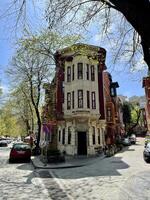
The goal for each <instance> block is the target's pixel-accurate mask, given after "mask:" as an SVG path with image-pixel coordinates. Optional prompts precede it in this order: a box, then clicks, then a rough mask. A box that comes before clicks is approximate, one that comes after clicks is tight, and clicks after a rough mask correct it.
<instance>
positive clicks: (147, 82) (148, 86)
mask: <svg viewBox="0 0 150 200" xmlns="http://www.w3.org/2000/svg"><path fill="white" fill-rule="evenodd" d="M143 88H145V97H146V105H145V112H144V115H145V116H146V122H147V124H146V122H145V124H146V125H145V126H147V130H148V131H150V77H149V76H148V77H144V78H143Z"/></svg>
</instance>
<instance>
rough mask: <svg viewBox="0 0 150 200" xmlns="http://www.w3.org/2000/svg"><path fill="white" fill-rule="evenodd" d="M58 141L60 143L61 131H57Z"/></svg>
mask: <svg viewBox="0 0 150 200" xmlns="http://www.w3.org/2000/svg"><path fill="white" fill-rule="evenodd" d="M58 141H59V142H60V141H61V130H59V131H58Z"/></svg>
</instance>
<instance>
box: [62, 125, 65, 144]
mask: <svg viewBox="0 0 150 200" xmlns="http://www.w3.org/2000/svg"><path fill="white" fill-rule="evenodd" d="M62 144H65V128H63V132H62Z"/></svg>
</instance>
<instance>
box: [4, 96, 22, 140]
mask: <svg viewBox="0 0 150 200" xmlns="http://www.w3.org/2000/svg"><path fill="white" fill-rule="evenodd" d="M22 134H23V131H22V129H21V126H20V123H19V121H18V119H17V116H16V114H15V113H14V110H13V107H12V105H11V101H10V100H8V101H7V102H6V103H5V104H4V105H3V107H2V108H1V112H0V135H5V136H12V137H16V136H19V135H22Z"/></svg>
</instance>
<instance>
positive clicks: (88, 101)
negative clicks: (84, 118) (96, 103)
mask: <svg viewBox="0 0 150 200" xmlns="http://www.w3.org/2000/svg"><path fill="white" fill-rule="evenodd" d="M86 95H87V108H90V92H89V91H86Z"/></svg>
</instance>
